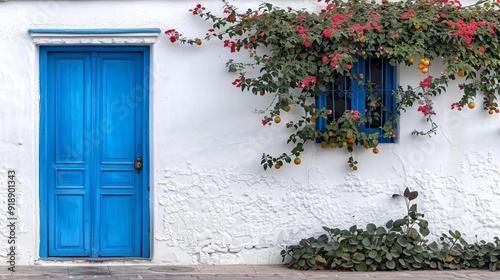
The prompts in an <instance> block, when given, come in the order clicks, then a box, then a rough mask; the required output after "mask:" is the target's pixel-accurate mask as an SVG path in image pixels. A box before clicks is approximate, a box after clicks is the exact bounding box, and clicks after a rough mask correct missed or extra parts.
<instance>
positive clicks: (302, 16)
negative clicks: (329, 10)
mask: <svg viewBox="0 0 500 280" xmlns="http://www.w3.org/2000/svg"><path fill="white" fill-rule="evenodd" d="M297 19H298V20H305V19H306V16H304V15H300V16H298V17H297Z"/></svg>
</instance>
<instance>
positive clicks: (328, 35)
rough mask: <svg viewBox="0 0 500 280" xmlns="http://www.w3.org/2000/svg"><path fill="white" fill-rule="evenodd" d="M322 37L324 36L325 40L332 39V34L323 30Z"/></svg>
mask: <svg viewBox="0 0 500 280" xmlns="http://www.w3.org/2000/svg"><path fill="white" fill-rule="evenodd" d="M323 36H325V37H326V38H330V37H332V32H330V31H328V30H325V31H323Z"/></svg>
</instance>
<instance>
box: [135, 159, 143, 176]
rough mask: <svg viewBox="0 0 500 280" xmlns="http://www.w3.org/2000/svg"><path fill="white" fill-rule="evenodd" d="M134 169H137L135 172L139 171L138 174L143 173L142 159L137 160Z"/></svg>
mask: <svg viewBox="0 0 500 280" xmlns="http://www.w3.org/2000/svg"><path fill="white" fill-rule="evenodd" d="M134 167H135V170H137V174H139V173H141V169H142V158H140V157H138V158H136V159H135V163H134Z"/></svg>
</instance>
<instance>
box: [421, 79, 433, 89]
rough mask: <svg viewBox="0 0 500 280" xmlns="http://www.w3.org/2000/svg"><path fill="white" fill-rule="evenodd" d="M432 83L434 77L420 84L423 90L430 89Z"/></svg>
mask: <svg viewBox="0 0 500 280" xmlns="http://www.w3.org/2000/svg"><path fill="white" fill-rule="evenodd" d="M431 83H432V77H427V78H425V79H424V80H423V81H421V82H420V87H421V88H422V89H424V88H430V87H431Z"/></svg>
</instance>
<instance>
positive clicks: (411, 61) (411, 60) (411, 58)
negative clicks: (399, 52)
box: [408, 56, 415, 64]
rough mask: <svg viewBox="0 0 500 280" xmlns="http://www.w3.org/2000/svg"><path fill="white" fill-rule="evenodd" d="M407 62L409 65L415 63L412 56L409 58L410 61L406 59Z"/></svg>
mask: <svg viewBox="0 0 500 280" xmlns="http://www.w3.org/2000/svg"><path fill="white" fill-rule="evenodd" d="M408 62H409V63H410V64H413V62H415V58H414V57H413V56H412V57H410V59H408Z"/></svg>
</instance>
